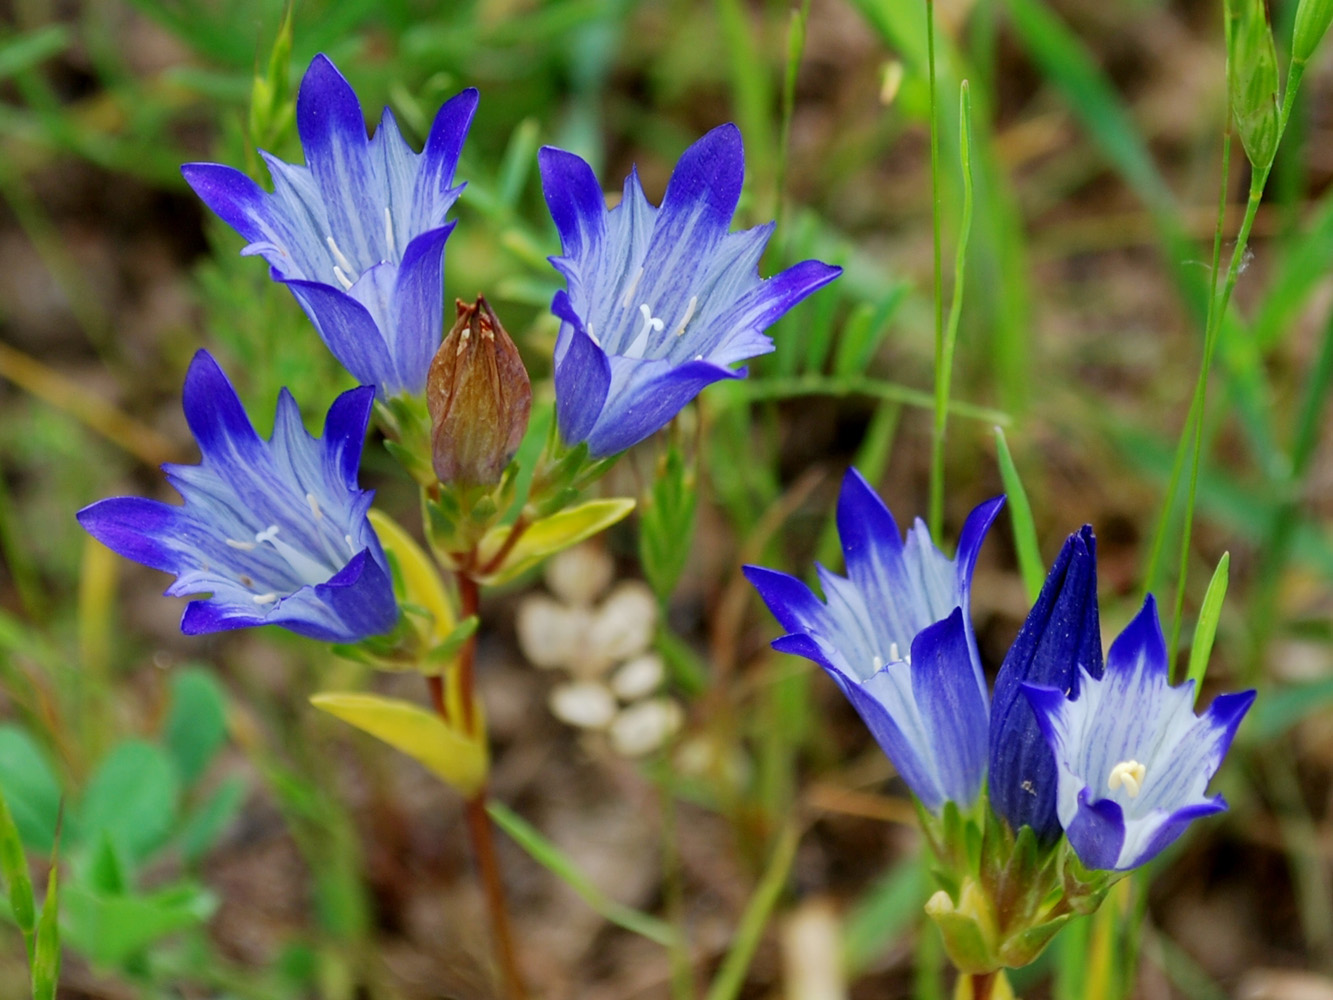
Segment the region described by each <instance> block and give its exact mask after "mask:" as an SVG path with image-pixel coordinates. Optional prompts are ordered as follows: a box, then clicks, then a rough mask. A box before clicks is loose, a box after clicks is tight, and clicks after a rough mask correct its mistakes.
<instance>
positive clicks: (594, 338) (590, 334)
mask: <svg viewBox="0 0 1333 1000" xmlns="http://www.w3.org/2000/svg"><path fill="white" fill-rule="evenodd" d="M587 330H588V339H589V340H591V341H592V342H593V343H594V344H596V345H597V346H598V347H601V346H602V342H601V341H600V340H598V339H597V334H595V333H593V332H592V324H591V323H589V324H588V327H587Z"/></svg>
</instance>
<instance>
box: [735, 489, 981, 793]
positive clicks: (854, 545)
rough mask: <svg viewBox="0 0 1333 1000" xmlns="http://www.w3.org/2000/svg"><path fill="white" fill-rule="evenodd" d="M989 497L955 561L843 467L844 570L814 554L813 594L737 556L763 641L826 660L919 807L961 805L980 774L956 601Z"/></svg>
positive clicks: (972, 644) (974, 676)
mask: <svg viewBox="0 0 1333 1000" xmlns="http://www.w3.org/2000/svg"><path fill="white" fill-rule="evenodd" d="M999 505H1000V504H999V501H995V500H992V501H988V502H987V503H985V504H982V505H981V506H980V507H978V508H977V510H976V511H974V512H973V515H972V517H970V518H969V522H968V523H969V528H968V532H969V534H968V535H967V538H966V539H965V542H966V545H967V546H968V548H967V549H965V550H964V549H960V554H959V559H960V561H961V562H962V563H963V565H962V566H956V565H955V563H954V562H953V561H951V560H949V559H948V558H946V557H945V556H944V555H943V554H942V553H941V552H940V551H939V550H938V549H936V548H935V546H934V544H933V543H932V542H931V540H930V536H929V533H928V532H927V531H926V528H925V525H923V524H920V523H918V524H917V525H915V526H914V527H913V528H912V529H911V531H910V532H909V534H908V539H907V542H906V544H904V542H903V541H902V539H901V538H900V537H899V533H898V525H897V523H896V522H895V521H894V518H893V515H892V514H891V513H890V512H889V510H888V508H887V507H886V506H885V505H884V504H883V502H882V501H881V500H880V499H879V497H877V496H876V495H875V493H874V491H873V490H872V489H871V488H870V486H869V484H868V483H866V481H865V480H864V479H863V478H862V477H861V475H860V474H859V473H858V472H856V470H854V469H852V470H849V471H848V473H847V476H846V477H845V478H844V480H843V486H842V492H841V495H840V496H839V501H838V529H839V534H840V535H841V538H842V544H843V551H844V556H845V559H846V563H847V567H848V573H849V577H841V576H839V575H837V574H836V573H831V572H829V571H828V570H826V569H825V568H824V567H822V566H818V565H817V566H816V569H817V572H818V576H819V583H820V586H821V587H822V588H823V591H824V601H822V602H821V601H820V600H819V598H817V597H816V596H815V594H814V593H813V592H812V591H811V590H810V588H809V587H807V586H806V585H805V584H804V583H802V582H801V581H800V580H797V579H796V578H795V577H792V576H789V575H787V574H786V573H780V572H777V571H776V570H770V569H765V568H764V567H762V566H746V567H744V573H745V576H746V579H748V580H749V581H750V583H751V584H752V585H753V586H754V587H755V589H756V590H758V591H759V594H760V596H761V597H762V598H763V599H764V602H765V603H766V604H767V605H768V607H769V609H770V610H771V611H772V612H773V615H774V617H776V618H777V619H778V621H779V623H781V625H782V626H783V628H785V629H786V630H787V632H788V635H786V636H784V637H783V638H781V639H778V640H777V641H776V642H774V643H773V648H774V649H777V650H779V651H781V652H787V653H793V654H795V655H798V656H804V657H806V658H808V659H810V660H813V661H814V662H816V663H818V664H820V665H821V666H822V667H824V668H825V669H826V670H827V671H828V673H829V674H830V676H832V677H833V679H834V680H835V681H836V682H837V683H838V686H839V687H840V688H841V689H842V690H843V692H844V694H846V696H847V697H848V699H850V700H851V702H852V704H853V705H854V706H855V707H856V710H857V712H858V713H860V715H861V717H862V718H863V719H864V720H865V722H866V725H867V726H868V727H869V728H870V730H871V733H872V734H873V735H874V737H875V739H876V740H877V741H878V742H879V744H880V746H882V747H883V748H884V751H885V753H887V754H888V755H889V758H890V760H892V761H893V763H894V766H896V767H897V768H898V770H899V772H900V773H901V774H902V776H903V778H904V780H905V781H906V782H907V784H908V786H909V787H910V788H911V789H912V791H913V793H914V794H915V795H916V796H917V798H918V799H920V800H921V802H922V803H923V804H924V805H925V806H926V807H927V808H928V809H933V810H935V809H939V808H940V807H941V806H942V805H943V803H944V802H945V801H953V802H957V803H958V804H959V805H961V806H963V807H965V808H966V807H969V806H971V805H972V803H974V802H975V801H976V799H977V797H978V796H979V794H980V792H981V786H982V783H983V780H984V776H985V770H986V747H987V718H988V712H989V705H988V699H987V694H986V688H985V681H984V677H983V676H982V675H981V673H980V664H979V662H978V661H977V658H976V640H975V638H974V637H973V635H972V626H971V623H970V622H969V621H968V618H967V614H966V612H965V610H964V608H965V606H966V598H967V592H968V590H969V589H970V587H971V570H972V567H973V565H974V564H975V561H976V552H975V548H976V546H977V545H978V544H979V542H980V537H981V535H982V534H983V533H984V531H985V529H986V527H987V526H989V524H990V522H991V521H992V520H993V519H994V516H995V512H996V511H997V510H998V509H999ZM946 599H947V600H950V601H951V603H950V604H949V605H947V606H943V607H942V609H940V610H937V608H939V606H940V605H941V604H942V602H944V601H945V600H946Z"/></svg>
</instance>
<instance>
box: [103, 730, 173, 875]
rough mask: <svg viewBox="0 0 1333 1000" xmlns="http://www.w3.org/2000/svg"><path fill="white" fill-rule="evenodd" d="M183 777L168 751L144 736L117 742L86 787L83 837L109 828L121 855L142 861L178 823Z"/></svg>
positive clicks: (106, 831) (111, 837)
mask: <svg viewBox="0 0 1333 1000" xmlns="http://www.w3.org/2000/svg"><path fill="white" fill-rule="evenodd" d="M179 798H180V779H179V778H177V776H176V769H175V767H174V766H173V765H172V761H171V759H170V758H169V757H168V756H167V754H166V752H165V751H164V750H163V749H162V748H161V747H158V746H155V745H153V744H152V743H145V742H143V741H142V740H126V741H125V742H124V743H121V744H119V745H118V746H116V747H115V748H114V749H112V751H111V753H110V754H108V755H107V757H106V758H105V759H104V760H103V761H102V763H101V764H100V765H99V766H98V768H97V770H96V771H95V772H94V773H93V776H92V778H91V779H90V780H89V782H88V787H87V788H86V789H85V790H84V793H83V798H82V801H81V803H80V807H79V813H78V819H79V831H80V833H81V836H82V838H83V839H84V841H85V842H92V841H93V840H95V839H96V838H97V837H98V836H99V835H101V834H102V833H105V834H106V835H107V836H108V837H110V839H111V842H112V843H113V844H114V845H115V847H116V849H117V850H119V851H121V852H122V856H123V857H125V858H127V859H129V860H133V861H141V860H143V859H144V858H145V857H147V856H148V855H149V853H151V852H152V850H153V849H154V848H156V847H158V846H159V845H161V844H162V842H163V841H164V840H166V838H167V835H168V834H169V833H170V832H171V829H172V827H173V826H174V825H175V823H176V811H177V806H178V802H179Z"/></svg>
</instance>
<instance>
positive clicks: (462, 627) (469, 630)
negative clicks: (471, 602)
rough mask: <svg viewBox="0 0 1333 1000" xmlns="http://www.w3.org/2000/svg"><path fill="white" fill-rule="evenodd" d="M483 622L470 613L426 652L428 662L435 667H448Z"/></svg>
mask: <svg viewBox="0 0 1333 1000" xmlns="http://www.w3.org/2000/svg"><path fill="white" fill-rule="evenodd" d="M480 623H481V619H479V618H478V617H477V616H476V615H468V616H467V617H466V618H464V619H463V620H462V621H460V622H459V623H458V624H457V625H455V626H454V630H453V631H452V632H450V633H449V634H448V635H447V636H445V637H444V639H443V640H442V641H441V642H440V643H439V644H438V645H436V646H435V648H433V649H432V650H431V651H430V652H428V653H427V654H426V661H425V662H426V663H428V664H430V665H432V666H435V667H440V668H443V667H446V666H448V665H449V663H451V662H452V661H453V659H454V658H455V657H456V656H458V654H459V652H460V651H461V650H462V648H463V646H464V645H465V644H466V643H467V641H468V640H469V639H471V638H472V636H473V635H475V634H476V631H477V626H478V625H479V624H480Z"/></svg>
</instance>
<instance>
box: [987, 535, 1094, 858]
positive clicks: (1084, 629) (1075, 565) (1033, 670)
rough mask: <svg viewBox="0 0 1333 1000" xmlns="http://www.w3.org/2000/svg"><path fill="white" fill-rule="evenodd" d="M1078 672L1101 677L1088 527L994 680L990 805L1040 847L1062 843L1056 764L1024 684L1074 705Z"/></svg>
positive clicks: (1073, 542)
mask: <svg viewBox="0 0 1333 1000" xmlns="http://www.w3.org/2000/svg"><path fill="white" fill-rule="evenodd" d="M1078 667H1082V668H1083V670H1084V671H1085V672H1086V673H1087V674H1088V675H1089V676H1091V677H1100V676H1101V675H1102V636H1101V626H1100V624H1099V620H1098V616H1097V539H1096V538H1094V537H1093V534H1092V528H1091V527H1089V526H1088V525H1084V526H1083V528H1082V529H1081V530H1079V531H1078V532H1076V533H1075V534H1072V535H1070V536H1069V538H1068V539H1067V540H1066V541H1065V544H1064V547H1063V548H1061V549H1060V555H1059V556H1058V557H1057V558H1056V560H1055V564H1054V565H1053V566H1052V567H1051V571H1050V573H1049V574H1048V575H1047V577H1046V582H1045V583H1044V584H1043V585H1042V588H1041V594H1040V595H1039V596H1038V597H1037V602H1036V604H1034V605H1033V606H1032V610H1031V611H1030V612H1029V613H1028V616H1027V620H1026V621H1024V622H1023V627H1022V628H1021V629H1020V630H1019V632H1018V637H1017V638H1016V639H1015V640H1014V644H1013V645H1012V646H1011V647H1010V648H1009V652H1008V654H1007V655H1006V656H1005V658H1004V663H1003V664H1002V665H1001V666H1000V672H999V675H998V676H997V677H996V679H995V701H994V703H993V705H992V706H991V726H990V782H989V784H990V803H991V807H992V808H993V809H994V810H995V811H996V812H997V813H999V814H1000V815H1001V816H1003V817H1004V818H1005V819H1006V820H1008V822H1009V825H1010V827H1011V828H1012V829H1013V830H1015V831H1017V830H1018V829H1019V828H1020V827H1023V826H1025V825H1026V826H1030V827H1032V829H1033V832H1035V833H1036V835H1037V839H1038V841H1040V842H1041V843H1043V844H1050V843H1054V842H1055V841H1057V840H1059V839H1060V829H1061V828H1060V819H1059V817H1058V816H1057V815H1056V809H1055V799H1056V768H1055V758H1054V757H1053V756H1052V755H1051V751H1050V748H1049V747H1048V746H1047V745H1046V738H1045V737H1044V736H1043V735H1042V732H1041V728H1040V727H1039V726H1038V725H1037V718H1036V716H1034V715H1033V714H1032V708H1031V707H1030V706H1029V705H1028V702H1027V699H1026V698H1024V697H1023V694H1022V685H1023V684H1025V683H1032V684H1044V685H1046V686H1048V687H1053V688H1057V689H1058V690H1060V691H1067V692H1069V694H1070V697H1077V696H1078V691H1079V671H1078V669H1077V668H1078Z"/></svg>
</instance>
